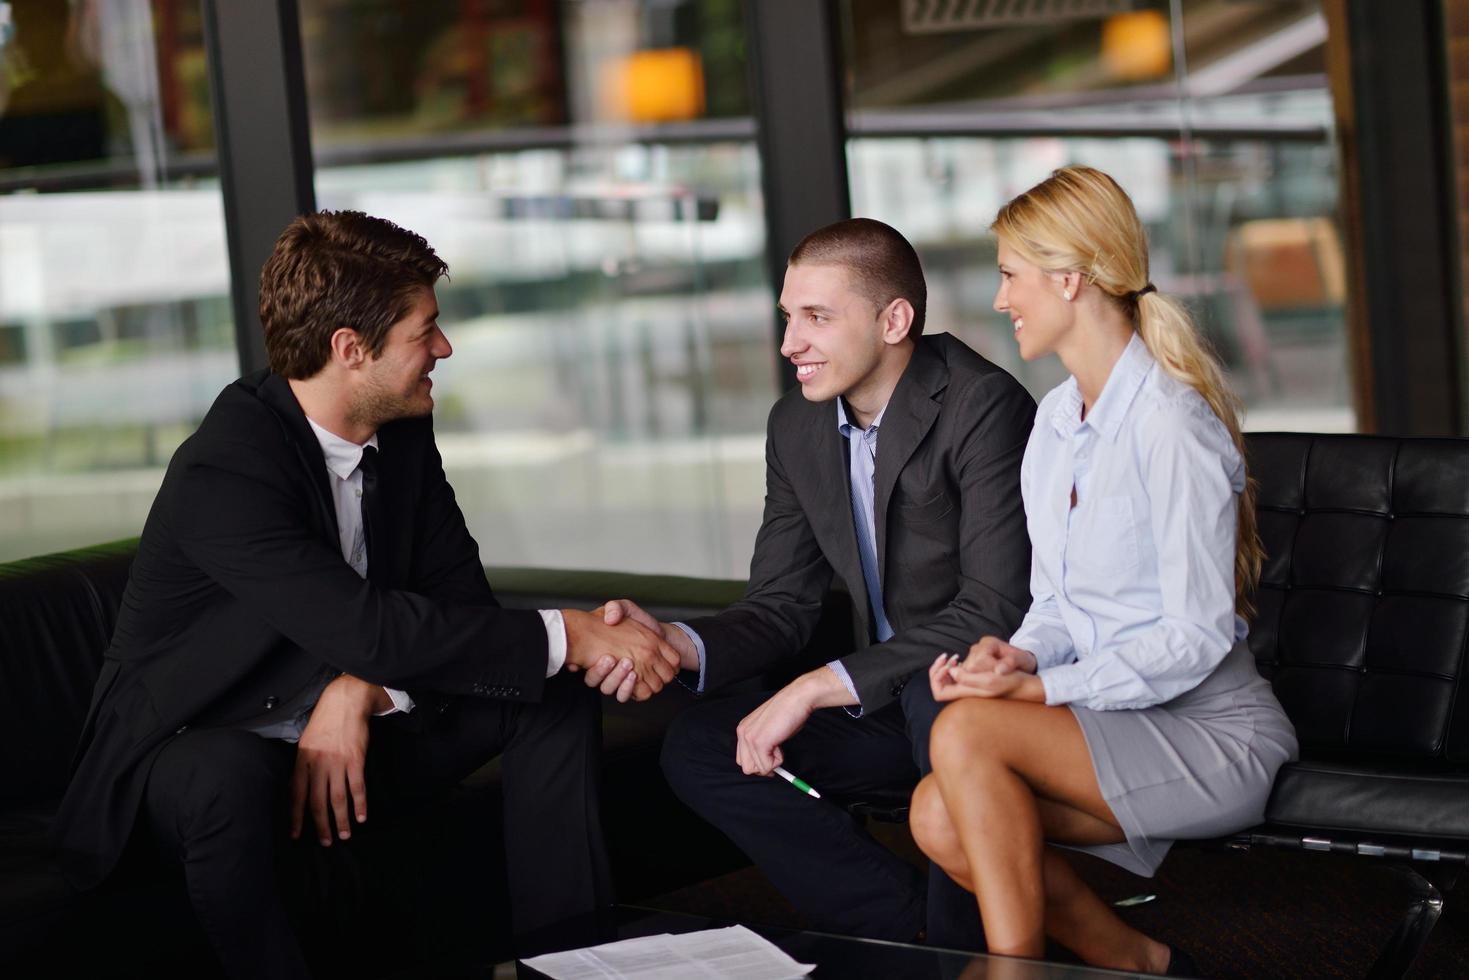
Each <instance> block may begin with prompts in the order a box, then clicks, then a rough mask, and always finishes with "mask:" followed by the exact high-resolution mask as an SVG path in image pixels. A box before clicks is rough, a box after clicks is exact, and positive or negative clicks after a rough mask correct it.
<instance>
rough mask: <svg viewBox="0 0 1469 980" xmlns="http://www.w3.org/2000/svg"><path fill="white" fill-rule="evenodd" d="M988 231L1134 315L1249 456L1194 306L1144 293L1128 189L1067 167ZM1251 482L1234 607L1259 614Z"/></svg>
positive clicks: (1143, 266)
mask: <svg viewBox="0 0 1469 980" xmlns="http://www.w3.org/2000/svg"><path fill="white" fill-rule="evenodd" d="M990 230H992V231H993V232H995V234H996V235H998V236H999V237H1001V238H1003V239H1004V240H1005V242H1006V243H1007V244H1008V245H1009V246H1010V247H1012V248H1013V249H1015V251H1017V252H1019V253H1020V254H1021V255H1022V256H1023V257H1024V258H1025V259H1026V261H1028V262H1031V263H1033V264H1035V265H1037V266H1039V267H1040V268H1042V269H1044V270H1046V271H1047V272H1080V273H1081V274H1082V275H1083V276H1084V277H1085V279H1086V281H1087V282H1088V283H1090V284H1092V285H1094V286H1096V287H1097V288H1098V289H1100V290H1101V291H1102V292H1103V293H1105V294H1106V295H1107V296H1109V297H1111V298H1112V299H1113V300H1114V301H1115V302H1116V303H1117V305H1118V306H1120V307H1121V308H1122V310H1123V311H1124V312H1125V313H1126V314H1127V315H1128V316H1129V317H1130V318H1131V320H1132V322H1133V324H1134V325H1135V326H1136V328H1137V332H1138V334H1139V335H1140V336H1141V337H1142V340H1143V343H1144V344H1145V345H1146V346H1147V348H1148V352H1149V353H1150V354H1152V355H1153V359H1154V360H1156V361H1157V362H1158V364H1159V365H1161V366H1162V368H1163V370H1164V371H1167V372H1168V374H1169V375H1171V376H1172V377H1174V378H1176V379H1178V380H1179V381H1181V382H1183V383H1184V384H1187V385H1189V386H1190V387H1192V388H1193V389H1194V390H1195V391H1197V392H1198V393H1199V394H1200V395H1201V396H1203V399H1204V401H1206V402H1208V403H1209V408H1211V409H1212V410H1213V411H1214V414H1215V415H1217V416H1218V417H1219V421H1221V422H1223V423H1224V427H1225V428H1226V429H1228V430H1229V435H1230V438H1231V439H1233V440H1234V444H1235V446H1236V447H1237V448H1238V449H1239V452H1240V456H1241V458H1243V456H1244V452H1245V446H1244V437H1243V436H1242V435H1241V434H1240V427H1239V412H1240V403H1239V399H1238V398H1237V397H1236V396H1235V394H1234V392H1233V391H1231V390H1230V388H1229V385H1228V383H1226V381H1225V380H1224V371H1223V369H1222V368H1221V367H1220V365H1219V361H1218V360H1217V359H1216V358H1215V357H1214V354H1213V352H1212V351H1210V349H1209V347H1208V345H1207V344H1206V343H1205V342H1204V339H1203V337H1201V336H1200V335H1199V332H1198V330H1197V329H1196V328H1195V327H1194V323H1193V319H1192V317H1190V316H1189V314H1188V311H1187V310H1185V309H1184V307H1183V305H1182V304H1181V303H1179V302H1178V301H1177V300H1175V299H1173V298H1171V297H1168V296H1164V295H1163V294H1162V293H1159V292H1157V291H1156V290H1155V289H1148V288H1147V287H1149V286H1151V285H1152V284H1151V283H1150V282H1149V281H1148V238H1147V233H1146V232H1145V231H1144V230H1143V225H1142V222H1141V221H1140V220H1139V219H1138V216H1137V210H1136V209H1135V208H1134V207H1133V205H1132V199H1131V198H1129V197H1128V196H1127V192H1126V191H1124V190H1123V189H1122V188H1121V187H1119V186H1118V185H1117V182H1116V181H1114V180H1113V179H1112V178H1111V177H1108V176H1107V175H1106V174H1104V173H1102V172H1101V171H1100V170H1094V169H1092V168H1091V167H1063V168H1062V169H1060V170H1057V171H1056V172H1054V173H1053V174H1051V176H1050V177H1048V178H1046V179H1045V180H1043V181H1042V182H1041V183H1039V184H1037V185H1036V186H1034V187H1032V188H1031V189H1030V190H1028V191H1026V192H1025V193H1023V194H1021V195H1020V196H1019V197H1017V198H1015V199H1014V200H1013V201H1011V202H1010V203H1009V204H1006V205H1005V206H1004V207H1003V208H1001V209H1000V213H999V214H998V215H997V216H996V217H995V221H994V224H992V225H991V226H990ZM1255 487H1256V484H1255V481H1254V480H1253V479H1250V478H1249V477H1248V476H1247V477H1246V479H1245V489H1244V493H1242V494H1240V498H1239V521H1238V525H1237V536H1236V542H1235V553H1234V585H1235V609H1236V610H1237V611H1238V612H1239V613H1240V615H1242V616H1244V617H1246V618H1249V617H1251V616H1253V615H1254V612H1255V610H1254V604H1253V603H1252V602H1251V601H1250V596H1251V595H1252V594H1253V593H1254V590H1255V586H1256V585H1257V584H1258V583H1259V581H1260V566H1261V565H1262V564H1263V562H1264V557H1265V549H1264V546H1263V545H1262V544H1261V543H1260V535H1259V533H1258V531H1257V530H1256V527H1255Z"/></svg>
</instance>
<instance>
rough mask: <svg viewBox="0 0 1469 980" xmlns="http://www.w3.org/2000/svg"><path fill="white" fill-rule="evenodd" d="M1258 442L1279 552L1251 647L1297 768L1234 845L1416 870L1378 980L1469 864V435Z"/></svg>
mask: <svg viewBox="0 0 1469 980" xmlns="http://www.w3.org/2000/svg"><path fill="white" fill-rule="evenodd" d="M1248 442H1249V462H1250V471H1251V473H1252V475H1253V476H1254V477H1255V478H1256V479H1257V480H1258V481H1259V483H1260V487H1259V496H1258V501H1257V505H1256V509H1257V512H1258V514H1259V522H1260V536H1261V538H1262V539H1263V540H1264V543H1265V549H1266V552H1267V554H1268V558H1267V560H1266V564H1265V569H1264V572H1263V574H1262V576H1261V583H1260V589H1259V592H1258V595H1257V597H1256V598H1257V605H1258V607H1259V612H1258V614H1257V616H1256V617H1255V621H1254V623H1253V624H1252V626H1251V630H1250V646H1251V649H1252V650H1253V652H1254V654H1255V657H1256V661H1257V662H1258V664H1259V666H1260V671H1261V673H1262V674H1263V675H1264V676H1265V677H1267V678H1269V679H1270V680H1271V682H1272V683H1273V685H1274V687H1275V692H1276V695H1277V697H1279V698H1280V702H1281V704H1282V705H1283V706H1284V707H1285V710H1286V712H1287V713H1288V714H1289V715H1290V717H1291V720H1292V721H1293V722H1294V723H1295V726H1296V733H1297V736H1298V737H1299V739H1300V742H1301V760H1300V761H1299V762H1297V763H1295V764H1293V765H1289V766H1286V767H1285V768H1284V769H1282V770H1281V773H1280V775H1279V776H1278V777H1277V779H1276V783H1275V789H1274V792H1273V793H1272V795H1271V798H1270V802H1269V805H1268V806H1267V808H1266V814H1265V816H1266V823H1265V824H1264V825H1263V826H1261V827H1258V828H1254V829H1253V830H1251V831H1249V832H1247V833H1245V834H1241V835H1240V836H1239V837H1238V838H1237V839H1236V841H1235V843H1236V845H1238V846H1261V845H1269V846H1284V847H1293V848H1302V849H1306V850H1313V851H1330V852H1335V853H1344V854H1353V855H1360V856H1362V857H1370V858H1381V859H1387V860H1392V861H1398V862H1401V863H1402V864H1403V865H1404V866H1405V867H1407V868H1409V869H1411V870H1412V872H1413V876H1414V879H1415V883H1416V885H1417V894H1416V896H1415V898H1414V900H1413V902H1412V904H1411V906H1410V907H1409V909H1408V910H1407V912H1406V914H1405V916H1404V918H1403V920H1402V922H1401V923H1400V924H1399V926H1398V929H1397V932H1396V933H1395V934H1394V936H1393V938H1392V940H1391V942H1390V943H1389V945H1388V946H1387V948H1386V949H1384V950H1383V952H1382V955H1381V956H1380V958H1379V960H1378V962H1377V964H1376V965H1375V967H1374V969H1373V972H1372V974H1371V975H1372V976H1373V977H1390V976H1402V975H1403V974H1405V973H1406V972H1407V971H1408V969H1409V967H1410V966H1411V965H1412V963H1413V960H1414V959H1415V958H1416V957H1417V955H1418V953H1419V952H1420V951H1421V949H1422V946H1423V943H1424V942H1425V941H1426V939H1427V937H1428V933H1429V931H1430V930H1431V929H1432V928H1433V925H1434V923H1435V922H1436V921H1437V919H1438V916H1439V913H1440V911H1441V910H1442V907H1443V891H1447V890H1449V889H1451V888H1452V887H1453V885H1454V883H1455V881H1456V879H1457V876H1458V873H1459V870H1460V869H1462V868H1463V867H1464V864H1465V861H1466V860H1469V689H1465V684H1466V681H1469V674H1466V671H1465V665H1464V657H1465V650H1466V645H1469V440H1462V439H1397V438H1387V437H1374V436H1345V435H1341V436H1336V435H1330V436H1328V435H1311V434H1304V433H1271V434H1256V435H1251V436H1249V437H1248ZM1440 886H1442V891H1441V890H1440Z"/></svg>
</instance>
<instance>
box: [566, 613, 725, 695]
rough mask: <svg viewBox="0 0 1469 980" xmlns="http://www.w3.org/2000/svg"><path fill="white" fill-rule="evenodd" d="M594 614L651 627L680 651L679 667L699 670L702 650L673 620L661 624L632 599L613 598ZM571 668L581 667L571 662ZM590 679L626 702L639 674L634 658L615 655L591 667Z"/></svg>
mask: <svg viewBox="0 0 1469 980" xmlns="http://www.w3.org/2000/svg"><path fill="white" fill-rule="evenodd" d="M592 615H593V616H601V617H602V622H604V623H606V624H607V625H608V626H616V625H617V624H619V623H622V622H626V621H631V622H634V623H637V624H638V625H639V626H642V627H644V628H646V629H649V630H651V631H652V632H653V633H655V634H657V635H658V636H661V637H662V638H663V642H664V643H667V644H668V645H669V646H671V647H673V649H674V650H675V651H676V652H677V653H678V666H679V668H680V669H681V670H698V669H699V651H698V650H697V649H696V648H695V647H694V641H693V640H691V639H689V635H688V634H687V633H685V632H684V631H683V630H681V629H679V628H678V627H677V626H674V625H673V624H672V623H661V622H659V621H658V620H656V619H654V618H653V617H652V616H651V615H650V614H649V613H648V612H647V611H646V610H644V609H643V608H642V607H641V606H639V605H638V604H637V603H636V602H633V601H632V600H631V599H613V600H612V601H611V602H608V603H606V604H605V605H602V606H599V607H598V608H596V609H593V610H592ZM567 669H568V670H576V669H577V668H575V667H573V666H571V665H569V664H568V665H567ZM586 681H587V687H595V688H598V689H600V690H601V692H602V693H603V694H606V695H609V696H613V697H616V698H617V700H619V701H626V700H627V699H628V698H630V697H632V696H633V691H634V686H635V685H636V683H637V675H636V674H634V673H633V669H632V661H630V660H622V661H615V660H613V659H612V658H611V657H603V658H602V659H601V660H599V661H597V662H596V663H595V664H593V665H592V666H591V667H590V668H589V669H588V670H587V677H586Z"/></svg>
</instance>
